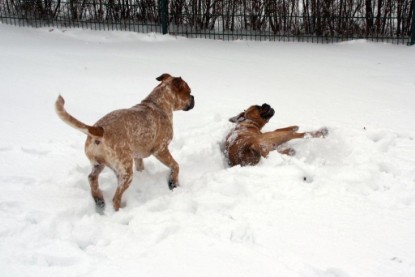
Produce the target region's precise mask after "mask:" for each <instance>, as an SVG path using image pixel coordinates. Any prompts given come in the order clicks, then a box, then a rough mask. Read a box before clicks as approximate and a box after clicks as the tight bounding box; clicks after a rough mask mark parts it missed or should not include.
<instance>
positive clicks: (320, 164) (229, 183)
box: [0, 24, 415, 277]
mask: <svg viewBox="0 0 415 277" xmlns="http://www.w3.org/2000/svg"><path fill="white" fill-rule="evenodd" d="M414 61H415V48H414V47H405V46H396V45H390V44H381V43H378V44H375V43H368V42H366V41H353V42H347V43H339V44H329V45H321V44H320V45H317V44H308V43H275V42H251V41H236V42H222V41H210V40H197V39H184V38H180V37H173V36H161V35H156V34H136V33H126V32H124V33H123V32H94V31H87V30H76V29H67V30H58V29H46V28H45V29H29V28H17V27H12V26H8V25H5V24H0V93H1V101H0V107H1V108H0V119H1V120H0V129H1V132H2V134H1V137H0V189H1V193H0V222H1V225H0V275H1V276H61V277H63V276H192V277H193V276H283V277H285V276H307V277H309V276H311V277H314V276H319V277H321V276H323V277H329V276H330V277H333V276H335V277H346V276H353V277H354V276H362V277H370V276H373V277H380V276H390V277H396V276H405V277H413V276H415V254H414V253H415V158H414V156H415V140H414V138H415V125H414V123H413V122H414V120H415V109H414V103H415V94H414V91H415V63H414ZM165 72H168V73H171V74H172V75H175V76H182V77H183V78H184V79H185V80H186V81H187V82H188V84H189V85H190V87H191V88H192V91H193V94H194V95H195V99H196V106H195V108H194V110H191V111H189V112H176V113H175V115H174V122H175V125H174V128H175V129H174V131H175V137H174V139H173V141H172V143H171V146H170V149H171V152H172V154H173V156H174V157H175V158H176V160H177V161H178V162H179V164H180V166H181V172H180V176H179V178H180V182H181V187H180V188H178V189H175V190H174V191H173V192H171V191H169V189H168V186H167V176H168V174H169V172H168V169H167V168H166V167H164V166H163V165H162V164H161V163H159V162H158V161H157V160H155V159H154V158H149V159H146V160H145V161H144V163H145V168H146V169H145V171H144V172H143V173H135V176H134V180H133V183H132V185H131V186H130V188H129V189H128V190H127V191H126V193H125V194H124V197H123V199H124V201H123V202H124V205H123V207H122V209H121V210H120V211H119V212H114V211H113V209H112V207H111V205H109V204H110V203H111V201H110V200H111V197H112V195H113V193H114V191H115V184H116V182H115V177H114V175H113V173H112V172H111V171H110V170H106V171H104V173H103V174H101V178H100V183H101V188H102V189H103V191H104V197H105V198H106V201H107V207H106V209H105V211H104V213H103V214H100V213H97V211H96V210H95V206H94V203H93V200H92V198H91V197H90V192H89V185H88V182H87V175H88V174H89V170H90V166H89V163H88V160H87V159H86V157H85V156H84V154H83V143H84V140H85V136H84V135H83V134H82V133H80V132H78V131H76V130H74V129H72V128H70V127H68V126H67V125H65V124H64V123H63V122H62V121H60V120H59V118H58V117H57V116H56V114H55V112H54V108H53V104H54V101H55V99H56V97H57V96H58V95H59V94H62V95H63V96H64V97H65V99H66V108H67V110H68V111H69V112H70V113H71V114H73V115H74V116H76V117H77V118H79V119H81V120H82V121H83V122H86V123H89V124H92V123H94V122H95V121H97V120H98V119H99V118H100V117H101V116H103V115H104V114H106V113H107V112H109V111H112V110H114V109H118V108H124V107H130V106H132V105H134V104H137V103H138V102H139V101H141V99H142V98H144V97H145V96H146V95H147V94H148V93H149V92H150V91H151V90H152V88H154V87H155V86H156V85H157V81H156V80H155V78H156V77H157V76H159V75H160V74H162V73H165ZM265 102H266V103H269V104H271V105H272V106H273V107H274V108H275V110H276V115H275V116H274V117H273V118H272V119H271V121H270V123H269V124H268V125H267V126H266V127H265V129H266V130H272V129H275V128H279V127H284V126H288V125H299V126H300V127H301V129H300V130H311V129H315V128H319V127H322V126H326V127H328V128H329V132H330V134H329V136H328V137H327V138H325V139H307V140H297V141H292V142H290V143H289V144H290V146H292V147H294V148H295V149H296V151H297V154H296V156H294V157H288V156H283V155H280V154H278V153H277V152H272V153H271V154H270V156H269V158H268V159H264V160H262V161H261V162H260V164H259V165H258V166H256V167H245V168H241V167H234V168H228V167H227V166H226V163H225V160H224V157H223V155H222V153H221V150H220V148H221V147H220V145H221V143H222V142H223V140H224V138H225V135H226V134H227V132H228V131H229V130H230V128H231V127H232V124H231V123H229V122H228V118H229V117H231V116H234V115H236V114H237V113H238V112H240V111H241V110H243V109H245V108H247V107H248V106H249V105H251V104H262V103H265ZM304 178H305V180H304Z"/></svg>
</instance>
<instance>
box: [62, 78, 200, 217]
mask: <svg viewBox="0 0 415 277" xmlns="http://www.w3.org/2000/svg"><path fill="white" fill-rule="evenodd" d="M157 80H158V81H160V82H161V83H160V84H159V85H158V86H157V87H156V88H154V90H153V91H152V92H151V93H150V94H149V95H148V96H147V97H146V98H145V99H144V100H143V101H141V103H140V104H138V105H135V106H133V107H132V108H129V109H122V110H116V111H113V112H111V113H109V114H107V115H106V116H104V117H103V118H101V119H100V120H98V121H97V123H95V124H94V125H93V126H89V125H86V124H84V123H82V122H80V121H79V120H77V119H75V118H74V117H72V116H71V115H70V114H68V113H67V112H66V110H65V108H64V104H65V102H64V99H63V98H62V97H61V96H59V97H58V99H57V100H56V103H55V108H56V112H57V114H58V115H59V117H60V118H61V119H62V120H63V121H64V122H66V123H67V124H69V125H70V126H72V127H74V128H75V129H78V130H80V131H81V132H83V133H85V134H86V135H88V137H87V139H86V142H85V153H86V156H87V157H88V159H89V160H90V161H91V164H92V171H91V173H90V174H89V176H88V179H89V183H90V186H91V193H92V197H93V198H94V200H95V203H96V205H97V206H99V207H104V205H105V202H104V198H103V196H102V192H101V190H100V189H99V186H98V176H99V174H100V173H101V172H102V170H103V169H104V167H105V166H108V167H109V168H111V169H112V170H113V171H114V172H115V174H116V175H117V180H118V187H117V190H116V192H115V195H114V198H113V199H112V203H113V206H114V209H115V210H116V211H117V210H118V209H119V208H120V205H121V197H122V194H123V193H124V191H125V190H126V189H127V188H128V186H129V185H130V183H131V181H132V178H133V164H135V168H136V170H139V171H141V170H143V169H144V166H143V160H142V159H143V158H146V157H148V156H150V155H153V156H155V157H156V158H157V159H158V160H159V161H160V162H162V163H163V164H165V165H166V166H168V167H169V168H170V169H171V174H170V178H169V181H168V184H169V187H170V189H173V188H175V187H176V186H178V185H179V181H178V175H179V165H178V164H177V162H176V161H175V160H174V159H173V157H172V156H171V154H170V152H169V149H168V145H169V143H170V141H171V140H172V138H173V111H177V110H184V111H188V110H191V109H192V108H193V107H194V104H195V102H194V97H193V96H192V95H191V94H190V93H191V90H190V88H189V86H188V85H187V83H186V82H185V81H184V80H182V78H180V77H179V78H176V77H172V76H170V75H169V74H163V75H161V76H160V77H158V78H157Z"/></svg>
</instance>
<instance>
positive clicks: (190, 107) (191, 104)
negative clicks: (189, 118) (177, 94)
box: [183, 95, 195, 112]
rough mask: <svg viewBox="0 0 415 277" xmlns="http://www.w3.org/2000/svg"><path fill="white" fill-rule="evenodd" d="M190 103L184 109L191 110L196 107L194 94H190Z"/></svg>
mask: <svg viewBox="0 0 415 277" xmlns="http://www.w3.org/2000/svg"><path fill="white" fill-rule="evenodd" d="M190 97H191V98H190V104H189V106H187V107H186V108H184V109H183V111H186V112H187V111H190V110H191V109H193V108H194V106H195V97H194V96H193V95H190Z"/></svg>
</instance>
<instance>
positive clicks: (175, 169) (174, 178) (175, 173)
mask: <svg viewBox="0 0 415 277" xmlns="http://www.w3.org/2000/svg"><path fill="white" fill-rule="evenodd" d="M154 156H155V157H156V158H157V159H158V160H159V161H160V162H162V163H163V164H164V165H165V166H167V167H169V168H170V170H171V172H170V178H169V188H170V189H171V190H172V189H174V188H175V187H178V186H179V164H178V163H177V162H176V161H175V160H174V159H173V157H172V155H171V154H170V151H169V149H167V148H166V149H164V150H162V151H159V152H157V153H154Z"/></svg>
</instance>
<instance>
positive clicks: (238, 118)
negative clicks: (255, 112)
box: [229, 112, 245, 123]
mask: <svg viewBox="0 0 415 277" xmlns="http://www.w3.org/2000/svg"><path fill="white" fill-rule="evenodd" d="M244 115H245V112H241V113H240V114H238V115H237V116H234V117H231V118H229V121H230V122H232V123H237V122H241V121H242V120H244V119H245V117H244Z"/></svg>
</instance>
